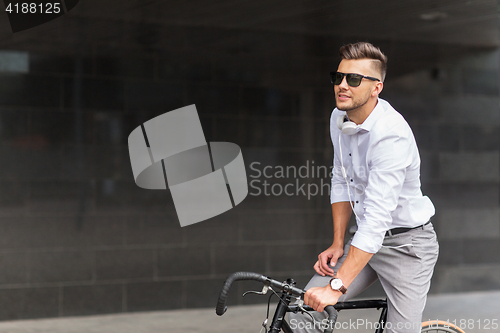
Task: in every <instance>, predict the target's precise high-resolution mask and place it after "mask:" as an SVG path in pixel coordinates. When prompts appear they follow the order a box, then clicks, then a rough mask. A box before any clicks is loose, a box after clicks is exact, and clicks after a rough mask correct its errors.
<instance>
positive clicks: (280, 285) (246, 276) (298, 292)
mask: <svg viewBox="0 0 500 333" xmlns="http://www.w3.org/2000/svg"><path fill="white" fill-rule="evenodd" d="M241 280H255V281H259V282H262V283H264V284H265V285H267V286H271V287H275V288H277V289H279V290H281V291H286V292H290V293H291V294H292V295H294V296H299V297H301V296H303V295H304V294H305V293H306V291H305V290H303V289H300V288H296V287H294V286H291V285H290V284H288V283H286V282H280V281H277V280H273V279H271V278H269V277H267V276H264V275H262V274H258V273H252V272H236V273H233V274H231V275H229V276H228V277H227V279H226V281H224V285H223V286H222V289H221V291H220V293H219V298H218V300H217V307H216V308H215V312H216V313H217V315H219V316H222V315H223V314H224V313H225V312H226V310H227V306H226V300H227V296H228V294H229V289H231V285H232V284H233V282H234V281H241ZM325 311H326V313H328V321H329V322H330V325H329V326H328V327H327V328H326V329H325V332H324V333H331V332H332V331H333V327H334V325H335V322H336V321H337V315H338V312H337V310H336V309H335V308H334V307H333V305H328V306H326V307H325Z"/></svg>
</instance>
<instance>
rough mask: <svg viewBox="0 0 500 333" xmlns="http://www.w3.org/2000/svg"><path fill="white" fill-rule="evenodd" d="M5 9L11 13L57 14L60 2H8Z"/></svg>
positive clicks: (59, 9)
mask: <svg viewBox="0 0 500 333" xmlns="http://www.w3.org/2000/svg"><path fill="white" fill-rule="evenodd" d="M5 11H6V12H8V13H10V14H12V13H14V14H59V13H60V12H61V4H60V3H57V2H56V3H40V4H37V3H34V2H32V3H27V2H23V3H9V4H8V5H7V8H5Z"/></svg>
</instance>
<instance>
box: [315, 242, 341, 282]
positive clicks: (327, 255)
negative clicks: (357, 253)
mask: <svg viewBox="0 0 500 333" xmlns="http://www.w3.org/2000/svg"><path fill="white" fill-rule="evenodd" d="M343 254H344V249H343V248H342V246H337V245H335V244H334V245H332V246H330V247H329V248H328V249H326V250H325V251H323V252H321V253H320V254H319V255H318V261H316V263H315V264H314V270H315V271H316V273H318V274H319V275H321V276H325V275H330V276H333V275H334V274H335V273H334V271H333V269H331V268H330V267H328V264H329V263H330V265H332V266H335V265H336V264H337V260H339V258H340V257H342V255H343Z"/></svg>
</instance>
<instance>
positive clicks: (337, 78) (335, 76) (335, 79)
mask: <svg viewBox="0 0 500 333" xmlns="http://www.w3.org/2000/svg"><path fill="white" fill-rule="evenodd" d="M343 78H344V74H342V73H339V72H337V73H332V83H333V84H334V85H339V84H340V83H341V82H342V79H343Z"/></svg>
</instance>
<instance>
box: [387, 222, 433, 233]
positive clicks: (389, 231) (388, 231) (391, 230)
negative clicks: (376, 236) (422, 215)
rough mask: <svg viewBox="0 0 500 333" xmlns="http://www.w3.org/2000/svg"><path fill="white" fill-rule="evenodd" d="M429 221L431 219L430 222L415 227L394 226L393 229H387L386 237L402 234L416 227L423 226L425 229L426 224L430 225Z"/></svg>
mask: <svg viewBox="0 0 500 333" xmlns="http://www.w3.org/2000/svg"><path fill="white" fill-rule="evenodd" d="M429 223H431V221H429V222H427V223H425V224H422V225H419V226H418V227H413V228H393V229H390V230H387V232H386V233H385V237H389V236H394V235H398V234H402V233H404V232H407V231H410V230H414V229H418V228H422V229H423V228H424V226H425V225H428V224H429Z"/></svg>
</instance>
